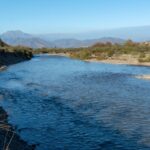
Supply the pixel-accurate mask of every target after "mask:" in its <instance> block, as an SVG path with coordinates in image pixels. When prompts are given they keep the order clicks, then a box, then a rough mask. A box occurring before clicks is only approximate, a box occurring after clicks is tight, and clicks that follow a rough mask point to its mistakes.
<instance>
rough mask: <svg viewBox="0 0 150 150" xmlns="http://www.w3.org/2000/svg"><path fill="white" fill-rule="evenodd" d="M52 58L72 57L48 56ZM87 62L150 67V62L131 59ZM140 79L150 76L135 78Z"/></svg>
mask: <svg viewBox="0 0 150 150" xmlns="http://www.w3.org/2000/svg"><path fill="white" fill-rule="evenodd" d="M48 55H50V56H54V55H56V56H65V57H70V55H69V54H67V53H52V54H50V53H49V54H48ZM83 61H86V62H97V63H106V64H116V65H133V66H146V67H150V62H144V63H141V62H138V61H137V59H136V58H132V57H130V58H129V59H105V60H97V59H86V60H83ZM135 77H136V78H138V79H145V80H150V75H139V76H135Z"/></svg>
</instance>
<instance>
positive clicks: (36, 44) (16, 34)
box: [0, 31, 124, 48]
mask: <svg viewBox="0 0 150 150" xmlns="http://www.w3.org/2000/svg"><path fill="white" fill-rule="evenodd" d="M46 37H47V35H45V37H44V35H42V36H39V35H31V34H27V33H24V32H22V31H8V32H5V33H3V34H1V35H0V38H1V39H2V40H3V41H4V42H6V43H8V44H9V45H14V46H16V45H21V46H27V47H32V48H43V47H46V48H53V47H57V48H77V47H87V46H91V45H93V44H95V43H97V42H103V43H105V42H111V43H122V42H124V40H122V39H119V38H112V37H106V38H98V39H88V40H81V39H80V40H78V39H75V38H71V36H70V37H69V36H68V38H66V36H65V35H64V37H63V36H61V38H60V39H59V38H58V37H60V36H59V35H58V37H54V38H53V40H52V39H47V38H46ZM57 38H58V39H57Z"/></svg>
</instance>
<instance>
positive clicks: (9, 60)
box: [0, 52, 36, 150]
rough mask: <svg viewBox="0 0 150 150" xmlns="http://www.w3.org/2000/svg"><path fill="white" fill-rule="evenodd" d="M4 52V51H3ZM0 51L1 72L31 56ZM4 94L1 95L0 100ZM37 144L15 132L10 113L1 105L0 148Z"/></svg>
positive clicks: (13, 149) (16, 149)
mask: <svg viewBox="0 0 150 150" xmlns="http://www.w3.org/2000/svg"><path fill="white" fill-rule="evenodd" d="M1 53H2V52H1ZM1 53H0V73H1V72H2V71H4V70H5V69H7V67H8V66H9V65H12V64H17V63H20V62H23V61H26V60H29V59H31V58H28V57H27V56H26V55H17V56H16V53H9V52H6V53H5V55H3V53H2V54H1ZM2 98H3V95H0V100H1V99H2ZM35 148H36V145H29V144H28V143H27V142H25V141H24V140H22V139H21V137H20V136H19V134H18V133H16V132H15V129H14V127H13V125H11V124H9V123H8V114H7V112H6V111H5V110H4V109H3V107H1V106H0V150H2V149H4V150H23V149H25V150H35Z"/></svg>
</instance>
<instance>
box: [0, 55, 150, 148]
mask: <svg viewBox="0 0 150 150" xmlns="http://www.w3.org/2000/svg"><path fill="white" fill-rule="evenodd" d="M140 74H150V68H149V67H138V66H128V65H111V64H104V63H88V62H83V61H79V60H73V59H69V58H66V57H61V56H46V55H41V56H35V57H34V58H33V59H32V60H30V61H27V62H23V63H20V64H16V65H12V66H10V67H9V68H8V69H7V70H6V71H4V72H1V73H0V104H1V105H2V106H3V107H4V108H5V110H6V111H7V112H8V114H9V122H10V123H11V124H13V125H14V127H15V128H16V129H17V131H18V133H19V135H20V136H21V137H22V139H24V140H26V141H27V142H29V143H31V144H38V146H37V148H36V149H37V150H149V149H150V81H148V80H141V79H136V78H135V77H134V76H135V75H140Z"/></svg>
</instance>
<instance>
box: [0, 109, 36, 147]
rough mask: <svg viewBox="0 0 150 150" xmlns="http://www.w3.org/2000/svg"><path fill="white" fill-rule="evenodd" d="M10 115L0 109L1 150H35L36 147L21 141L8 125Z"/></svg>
mask: <svg viewBox="0 0 150 150" xmlns="http://www.w3.org/2000/svg"><path fill="white" fill-rule="evenodd" d="M7 119H8V115H7V113H6V112H5V111H4V109H3V108H2V107H0V149H1V150H24V149H25V150H34V149H35V146H30V145H28V144H27V143H26V142H25V141H23V140H21V139H20V137H19V136H18V135H17V133H16V132H15V130H14V129H13V128H12V126H11V125H10V124H8V121H7Z"/></svg>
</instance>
